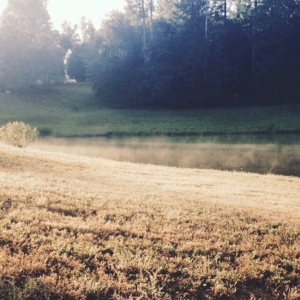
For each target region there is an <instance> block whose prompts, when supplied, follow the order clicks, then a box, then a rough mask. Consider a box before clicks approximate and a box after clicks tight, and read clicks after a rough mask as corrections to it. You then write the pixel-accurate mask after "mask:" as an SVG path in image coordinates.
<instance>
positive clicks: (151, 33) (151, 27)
mask: <svg viewBox="0 0 300 300" xmlns="http://www.w3.org/2000/svg"><path fill="white" fill-rule="evenodd" d="M149 10H150V40H151V42H152V41H153V0H150V1H149Z"/></svg>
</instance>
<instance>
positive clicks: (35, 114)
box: [0, 84, 300, 143]
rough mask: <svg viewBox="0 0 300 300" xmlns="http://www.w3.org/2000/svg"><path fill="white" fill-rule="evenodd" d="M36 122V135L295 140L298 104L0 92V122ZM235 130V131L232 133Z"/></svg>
mask: <svg viewBox="0 0 300 300" xmlns="http://www.w3.org/2000/svg"><path fill="white" fill-rule="evenodd" d="M15 120H18V121H23V122H26V123H28V124H30V125H33V126H36V127H37V128H38V129H39V131H40V132H41V135H42V136H54V137H91V136H107V137H110V136H112V137H128V136H134V137H135V136H136V137H152V136H167V137H173V138H178V139H186V140H188V139H201V138H202V139H207V138H213V139H217V140H220V141H222V140H224V141H225V142H228V135H230V136H231V141H233V142H234V141H235V140H238V141H239V142H240V141H241V140H242V141H243V140H244V141H245V142H247V141H248V140H249V139H252V141H251V142H253V139H256V140H264V139H270V138H272V139H274V137H277V139H278V140H282V141H283V142H286V141H288V142H292V141H296V142H297V143H298V142H299V141H300V138H299V135H300V105H293V106H288V105H286V106H270V107H243V108H219V109H193V110H128V109H124V110H120V109H110V108H107V107H104V106H101V105H99V104H96V101H95V99H94V95H93V91H92V89H91V88H90V87H89V86H88V85H85V84H83V85H82V84H74V85H59V86H51V87H48V88H45V87H40V88H35V89H31V90H26V91H22V92H20V91H19V92H11V93H5V92H2V93H0V126H1V125H3V124H5V123H7V122H9V121H15ZM235 136H238V137H236V138H235Z"/></svg>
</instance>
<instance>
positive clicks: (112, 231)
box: [0, 145, 300, 300]
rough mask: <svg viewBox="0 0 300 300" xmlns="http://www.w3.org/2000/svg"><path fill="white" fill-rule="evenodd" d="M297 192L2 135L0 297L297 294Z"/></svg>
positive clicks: (289, 181)
mask: <svg viewBox="0 0 300 300" xmlns="http://www.w3.org/2000/svg"><path fill="white" fill-rule="evenodd" d="M299 194H300V179H299V178H293V177H282V176H274V175H264V176H262V175H256V174H246V173H235V172H221V171H211V170H210V171H208V170H196V169H179V168H169V167H159V166H151V165H138V164H131V163H121V162H114V161H110V160H104V159H100V158H90V157H86V156H72V155H65V154H58V153H49V152H43V151H37V150H30V149H18V148H12V147H8V146H3V145H0V228H1V230H0V299H22V300H23V299H65V300H67V299H68V300H71V299H74V300H75V299H76V300H79V299H82V300H83V299H89V300H92V299H239V300H240V299H299V298H300V280H299V273H300V229H299V228H300V226H299V225H300V223H299V222H300V221H299V220H300V199H299Z"/></svg>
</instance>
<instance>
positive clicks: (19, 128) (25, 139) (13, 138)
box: [0, 122, 39, 148]
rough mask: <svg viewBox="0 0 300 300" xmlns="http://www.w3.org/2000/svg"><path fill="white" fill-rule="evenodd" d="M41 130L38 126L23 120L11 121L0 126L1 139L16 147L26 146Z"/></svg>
mask: <svg viewBox="0 0 300 300" xmlns="http://www.w3.org/2000/svg"><path fill="white" fill-rule="evenodd" d="M38 135H39V132H38V130H37V128H35V127H31V126H30V125H28V124H25V123H23V122H9V123H7V124H6V125H4V126H2V127H0V139H1V140H2V141H4V142H6V143H8V144H11V145H13V146H15V147H21V148H23V147H26V146H27V145H28V144H30V143H32V142H33V141H34V140H35V139H36V138H37V136H38Z"/></svg>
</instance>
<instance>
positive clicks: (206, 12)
mask: <svg viewBox="0 0 300 300" xmlns="http://www.w3.org/2000/svg"><path fill="white" fill-rule="evenodd" d="M204 28H205V33H204V79H207V56H208V39H207V37H208V33H207V31H208V0H206V1H205V25H204Z"/></svg>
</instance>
